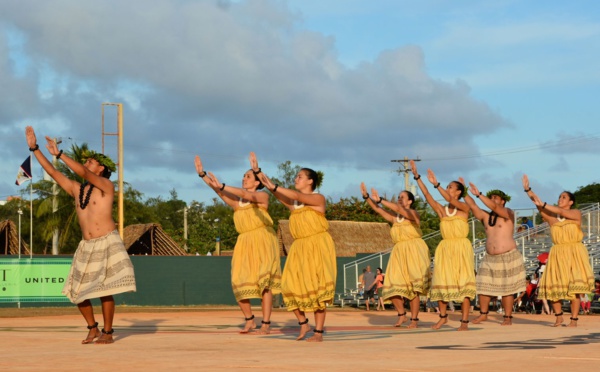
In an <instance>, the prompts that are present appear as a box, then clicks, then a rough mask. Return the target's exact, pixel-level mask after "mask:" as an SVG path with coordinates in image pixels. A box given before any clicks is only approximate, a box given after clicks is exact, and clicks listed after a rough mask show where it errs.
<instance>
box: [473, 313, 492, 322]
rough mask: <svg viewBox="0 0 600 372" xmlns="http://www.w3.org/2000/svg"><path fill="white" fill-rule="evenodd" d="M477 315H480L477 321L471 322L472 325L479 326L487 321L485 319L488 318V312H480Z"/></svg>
mask: <svg viewBox="0 0 600 372" xmlns="http://www.w3.org/2000/svg"><path fill="white" fill-rule="evenodd" d="M479 314H480V315H479V316H478V317H477V319H475V320H474V321H473V324H479V323H481V322H485V321H486V320H487V318H488V317H487V316H488V314H489V311H483V312H482V311H480V312H479Z"/></svg>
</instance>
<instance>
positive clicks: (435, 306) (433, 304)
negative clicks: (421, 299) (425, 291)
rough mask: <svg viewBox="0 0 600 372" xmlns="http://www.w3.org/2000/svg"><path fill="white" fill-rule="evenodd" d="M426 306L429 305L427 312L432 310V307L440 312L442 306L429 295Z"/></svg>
mask: <svg viewBox="0 0 600 372" xmlns="http://www.w3.org/2000/svg"><path fill="white" fill-rule="evenodd" d="M425 306H426V307H427V312H430V310H432V309H433V311H434V312H436V313H439V312H440V308H439V305H438V302H437V301H431V299H430V298H429V297H427V302H426V303H425Z"/></svg>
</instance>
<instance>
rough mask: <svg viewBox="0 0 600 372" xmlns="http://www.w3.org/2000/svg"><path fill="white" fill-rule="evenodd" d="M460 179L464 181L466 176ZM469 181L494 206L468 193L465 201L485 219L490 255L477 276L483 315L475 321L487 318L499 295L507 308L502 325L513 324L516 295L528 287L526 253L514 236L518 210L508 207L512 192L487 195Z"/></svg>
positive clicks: (480, 197)
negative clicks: (520, 248) (521, 249)
mask: <svg viewBox="0 0 600 372" xmlns="http://www.w3.org/2000/svg"><path fill="white" fill-rule="evenodd" d="M459 181H460V182H461V183H463V184H464V180H463V179H462V178H459ZM469 185H470V189H469V190H470V191H471V194H473V195H474V196H475V197H476V198H478V199H479V200H481V202H483V204H485V206H486V207H488V208H489V209H490V211H489V212H488V211H484V210H482V209H481V208H479V206H478V205H477V203H476V202H475V200H474V199H473V198H472V197H471V196H469V195H466V196H465V202H466V203H467V205H468V206H469V207H470V208H471V211H472V212H473V215H474V216H475V218H477V219H478V220H480V221H481V223H483V226H484V227H485V233H486V235H487V239H486V241H485V242H486V244H485V250H486V255H485V256H484V257H483V260H482V261H481V264H480V266H479V269H478V270H477V276H476V278H477V293H478V294H479V312H480V315H479V317H477V318H476V319H475V320H474V321H473V323H474V324H478V323H481V322H483V321H486V320H487V318H488V313H489V312H490V308H489V305H490V301H491V300H492V298H493V299H494V300H495V299H496V298H498V297H499V298H500V300H501V303H502V308H503V309H504V321H503V322H502V325H504V326H506V325H512V310H513V305H514V296H515V294H516V293H519V292H522V291H524V290H525V287H526V284H525V265H524V264H523V256H522V255H521V252H519V250H518V249H517V243H516V242H515V239H514V238H513V233H514V224H515V213H514V212H513V210H512V209H510V208H507V207H506V203H508V202H509V201H510V196H508V195H507V194H506V193H504V192H503V191H501V190H491V191H489V192H488V193H487V194H485V195H484V194H483V193H482V192H481V191H479V189H478V188H477V186H475V185H474V184H473V183H470V184H469Z"/></svg>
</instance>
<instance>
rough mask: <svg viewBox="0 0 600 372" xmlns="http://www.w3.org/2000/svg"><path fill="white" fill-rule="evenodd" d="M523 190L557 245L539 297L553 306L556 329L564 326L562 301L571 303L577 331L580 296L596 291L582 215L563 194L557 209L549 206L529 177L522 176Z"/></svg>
mask: <svg viewBox="0 0 600 372" xmlns="http://www.w3.org/2000/svg"><path fill="white" fill-rule="evenodd" d="M523 188H524V191H525V192H526V193H527V195H528V196H529V198H531V200H532V201H533V203H534V204H535V205H536V207H537V208H538V210H539V211H540V214H541V216H542V218H543V219H544V221H546V222H547V223H548V224H549V225H550V229H551V236H552V242H553V243H554V245H553V246H552V248H551V249H550V254H549V256H548V262H547V266H546V270H545V272H544V275H542V278H541V279H540V284H539V286H538V287H539V292H538V294H539V297H540V298H545V299H547V300H548V301H550V302H551V303H552V307H553V309H554V315H555V316H556V321H555V322H554V327H558V326H560V325H562V322H563V312H562V309H561V305H562V300H569V301H571V322H570V323H569V327H577V321H578V320H579V318H578V317H577V314H579V308H580V299H579V295H580V294H582V293H589V292H591V291H592V290H593V289H594V274H593V272H592V267H591V265H590V258H589V254H588V251H587V248H586V247H585V245H584V244H583V243H582V240H583V232H582V231H581V211H579V210H577V209H573V207H574V206H575V195H573V194H572V193H570V192H568V191H564V192H562V193H561V194H560V196H559V197H558V203H557V205H549V204H548V203H546V202H543V201H542V200H541V199H540V198H539V197H538V196H537V195H536V194H535V193H534V192H533V191H532V190H531V187H530V185H529V178H528V177H527V175H524V176H523Z"/></svg>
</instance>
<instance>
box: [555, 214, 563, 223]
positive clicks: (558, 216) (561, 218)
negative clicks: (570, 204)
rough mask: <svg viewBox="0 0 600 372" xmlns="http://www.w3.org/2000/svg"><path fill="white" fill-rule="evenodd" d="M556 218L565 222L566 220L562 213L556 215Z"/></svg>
mask: <svg viewBox="0 0 600 372" xmlns="http://www.w3.org/2000/svg"><path fill="white" fill-rule="evenodd" d="M556 219H557V220H559V221H560V222H563V221H564V220H565V218H564V217H562V216H561V215H560V214H557V215H556Z"/></svg>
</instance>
